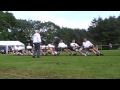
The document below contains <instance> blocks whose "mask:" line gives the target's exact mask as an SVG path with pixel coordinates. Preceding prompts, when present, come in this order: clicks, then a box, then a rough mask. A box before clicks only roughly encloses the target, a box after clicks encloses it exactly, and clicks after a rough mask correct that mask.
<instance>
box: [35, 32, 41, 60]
mask: <svg viewBox="0 0 120 90" xmlns="http://www.w3.org/2000/svg"><path fill="white" fill-rule="evenodd" d="M40 43H41V36H40V31H38V30H35V34H34V35H33V45H34V52H33V58H35V56H37V58H40Z"/></svg>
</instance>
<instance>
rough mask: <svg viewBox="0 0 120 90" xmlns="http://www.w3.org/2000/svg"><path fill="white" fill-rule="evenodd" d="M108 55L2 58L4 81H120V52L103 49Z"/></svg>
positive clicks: (0, 60)
mask: <svg viewBox="0 0 120 90" xmlns="http://www.w3.org/2000/svg"><path fill="white" fill-rule="evenodd" d="M101 52H102V53H103V54H104V56H95V55H93V54H92V53H91V54H90V56H87V57H85V56H81V55H79V54H78V55H77V56H68V55H67V54H66V53H65V52H62V53H61V55H60V56H42V57H41V58H32V57H31V56H14V55H4V54H1V55H0V79H120V50H103V51H101Z"/></svg>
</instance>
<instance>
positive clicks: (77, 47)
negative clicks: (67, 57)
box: [70, 39, 87, 56]
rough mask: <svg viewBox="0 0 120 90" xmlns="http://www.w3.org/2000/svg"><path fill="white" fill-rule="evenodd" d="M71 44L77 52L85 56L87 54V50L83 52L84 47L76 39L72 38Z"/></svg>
mask: <svg viewBox="0 0 120 90" xmlns="http://www.w3.org/2000/svg"><path fill="white" fill-rule="evenodd" d="M70 46H71V47H72V49H73V50H74V51H76V52H79V53H80V54H81V55H83V56H87V54H86V53H85V52H83V47H82V46H79V45H78V44H77V43H76V42H75V39H73V40H72V42H71V43H70Z"/></svg>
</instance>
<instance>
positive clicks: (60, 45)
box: [58, 42, 67, 48]
mask: <svg viewBox="0 0 120 90" xmlns="http://www.w3.org/2000/svg"><path fill="white" fill-rule="evenodd" d="M66 47H67V45H66V44H65V43H63V42H62V43H59V44H58V48H66Z"/></svg>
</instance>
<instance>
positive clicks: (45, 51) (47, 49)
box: [11, 30, 103, 58]
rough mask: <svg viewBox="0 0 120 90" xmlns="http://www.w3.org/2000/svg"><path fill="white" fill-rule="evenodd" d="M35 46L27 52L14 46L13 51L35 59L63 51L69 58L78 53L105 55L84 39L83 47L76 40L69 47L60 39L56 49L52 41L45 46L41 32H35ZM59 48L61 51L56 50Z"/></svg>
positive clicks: (28, 48)
mask: <svg viewBox="0 0 120 90" xmlns="http://www.w3.org/2000/svg"><path fill="white" fill-rule="evenodd" d="M32 39H33V45H30V43H28V45H27V46H26V50H23V49H20V48H19V46H14V47H13V46H12V47H11V49H12V51H13V53H14V54H15V55H32V57H33V58H35V57H37V58H39V57H40V56H47V55H49V54H51V55H54V56H59V55H60V54H61V51H65V52H66V53H67V54H68V55H69V56H74V55H77V52H78V53H79V54H80V55H82V56H88V55H89V53H90V52H93V53H94V54H95V55H96V56H100V55H103V54H102V53H101V52H100V51H99V50H98V49H96V48H95V46H94V45H93V44H92V43H91V42H90V41H89V40H87V38H83V43H82V45H79V44H77V43H76V40H75V39H72V40H71V43H70V45H69V46H68V45H67V44H66V43H65V42H64V41H63V40H62V39H60V41H59V43H58V46H57V47H55V43H54V42H53V41H51V42H50V43H49V44H48V45H44V44H43V43H42V40H41V36H40V31H39V30H35V34H34V35H33V38H32ZM56 48H59V49H60V50H59V51H58V50H56Z"/></svg>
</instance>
